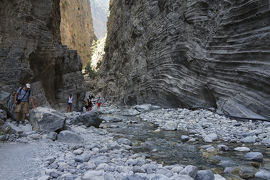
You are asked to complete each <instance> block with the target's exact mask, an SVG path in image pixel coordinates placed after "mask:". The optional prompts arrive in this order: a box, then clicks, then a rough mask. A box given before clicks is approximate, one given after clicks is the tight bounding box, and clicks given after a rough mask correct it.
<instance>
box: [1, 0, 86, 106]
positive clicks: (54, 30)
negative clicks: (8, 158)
mask: <svg viewBox="0 0 270 180" xmlns="http://www.w3.org/2000/svg"><path fill="white" fill-rule="evenodd" d="M59 4H60V1H59V0H16V1H15V0H11V1H10V0H1V1H0V22H1V23H0V63H1V66H0V92H1V93H0V97H1V99H2V97H3V99H2V100H1V104H4V105H5V106H8V107H9V108H11V106H12V104H13V96H12V94H13V92H15V91H16V90H17V88H19V87H20V86H22V85H23V84H24V83H26V82H30V83H31V84H32V88H31V89H32V93H33V95H34V99H35V104H36V106H40V105H47V106H52V107H55V108H63V107H65V106H66V103H67V98H68V95H69V94H73V96H74V108H75V109H80V108H81V106H82V99H83V98H84V92H85V87H84V81H83V76H82V74H81V69H82V63H81V59H80V57H79V56H78V54H77V52H76V51H74V50H69V49H68V48H67V47H66V46H63V45H62V44H61V38H60V20H61V18H60V8H59Z"/></svg>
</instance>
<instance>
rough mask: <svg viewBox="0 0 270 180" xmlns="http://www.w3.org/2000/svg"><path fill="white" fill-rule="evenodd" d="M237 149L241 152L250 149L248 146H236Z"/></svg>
mask: <svg viewBox="0 0 270 180" xmlns="http://www.w3.org/2000/svg"><path fill="white" fill-rule="evenodd" d="M234 150H235V151H240V152H248V151H250V149H249V148H248V147H236V148H234Z"/></svg>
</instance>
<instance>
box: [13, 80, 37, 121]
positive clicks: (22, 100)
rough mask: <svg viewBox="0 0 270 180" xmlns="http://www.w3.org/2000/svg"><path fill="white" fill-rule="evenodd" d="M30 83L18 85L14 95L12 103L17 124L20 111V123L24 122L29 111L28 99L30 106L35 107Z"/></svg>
mask: <svg viewBox="0 0 270 180" xmlns="http://www.w3.org/2000/svg"><path fill="white" fill-rule="evenodd" d="M30 87H31V85H30V84H29V83H27V84H25V85H24V87H20V88H19V89H18V90H17V92H16V93H15V96H14V104H16V109H15V112H16V114H17V125H18V124H19V122H20V113H21V112H22V113H23V117H22V124H25V116H26V114H28V113H29V99H30V100H31V103H32V107H33V108H34V109H36V107H35V105H34V100H33V97H32V92H31V90H30Z"/></svg>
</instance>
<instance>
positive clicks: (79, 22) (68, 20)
mask: <svg viewBox="0 0 270 180" xmlns="http://www.w3.org/2000/svg"><path fill="white" fill-rule="evenodd" d="M60 8H61V26H60V30H61V41H62V43H63V44H64V45H67V46H68V47H69V48H71V49H74V50H77V51H78V54H79V55H80V57H81V59H82V61H83V64H85V63H86V62H87V61H88V60H89V59H90V58H91V50H90V47H91V45H92V42H93V41H94V40H96V36H95V34H94V28H93V22H92V15H91V6H90V1H89V0H61V1H60Z"/></svg>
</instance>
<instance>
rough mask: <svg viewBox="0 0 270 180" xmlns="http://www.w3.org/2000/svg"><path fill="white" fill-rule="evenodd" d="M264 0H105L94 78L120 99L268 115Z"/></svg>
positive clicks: (268, 27) (269, 28) (269, 19)
mask: <svg viewBox="0 0 270 180" xmlns="http://www.w3.org/2000/svg"><path fill="white" fill-rule="evenodd" d="M269 8H270V6H269V1H268V0H198V1H192V0H152V1H147V0H138V1H136V2H135V1H124V3H122V1H121V0H114V1H112V2H111V7H110V10H111V11H110V17H109V23H108V36H107V42H106V45H105V53H106V54H105V61H104V65H103V67H102V73H101V75H100V80H99V83H98V88H100V89H102V91H103V94H104V96H105V97H106V98H107V99H108V100H109V99H110V100H113V101H115V102H120V103H123V104H136V103H153V104H159V105H163V106H172V107H187V108H196V107H203V108H209V107H214V108H217V109H218V110H219V112H223V113H226V114H230V115H234V116H241V117H253V118H264V117H265V118H268V119H269V118H270V81H269V79H270V64H269V62H270V51H269V47H270V9H269Z"/></svg>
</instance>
